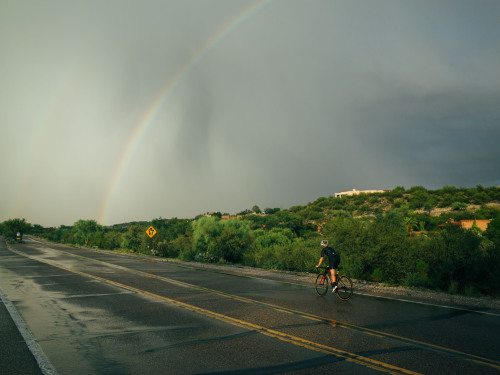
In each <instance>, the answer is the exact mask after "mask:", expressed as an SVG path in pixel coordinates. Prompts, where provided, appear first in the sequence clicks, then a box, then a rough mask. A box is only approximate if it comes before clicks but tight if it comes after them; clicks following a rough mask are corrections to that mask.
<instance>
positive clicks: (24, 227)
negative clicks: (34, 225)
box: [1, 219, 31, 239]
mask: <svg viewBox="0 0 500 375" xmlns="http://www.w3.org/2000/svg"><path fill="white" fill-rule="evenodd" d="M30 230H31V224H30V223H28V222H26V219H9V220H5V221H4V222H3V223H2V225H1V231H2V232H3V234H4V235H5V237H6V238H10V239H15V238H16V236H17V233H20V234H21V237H22V235H23V234H26V233H30Z"/></svg>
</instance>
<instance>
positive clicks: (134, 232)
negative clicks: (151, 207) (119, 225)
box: [121, 225, 147, 252]
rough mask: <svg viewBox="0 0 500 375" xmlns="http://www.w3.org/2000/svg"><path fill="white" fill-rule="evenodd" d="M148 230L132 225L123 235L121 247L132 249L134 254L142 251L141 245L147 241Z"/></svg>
mask: <svg viewBox="0 0 500 375" xmlns="http://www.w3.org/2000/svg"><path fill="white" fill-rule="evenodd" d="M145 230H146V228H144V227H143V226H141V225H131V226H129V227H128V228H127V231H126V232H125V233H123V234H122V236H121V237H122V240H121V247H122V248H124V249H130V250H132V251H133V252H138V251H140V250H141V245H142V244H143V242H144V241H146V237H147V235H146V232H145Z"/></svg>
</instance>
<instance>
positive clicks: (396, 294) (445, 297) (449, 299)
mask: <svg viewBox="0 0 500 375" xmlns="http://www.w3.org/2000/svg"><path fill="white" fill-rule="evenodd" d="M153 259H155V260H159V261H165V262H169V263H174V264H178V265H179V266H183V267H189V268H200V269H207V270H213V271H215V272H224V273H229V274H233V275H239V276H246V277H259V278H264V279H270V280H279V281H283V282H288V283H294V284H300V285H306V286H311V288H314V281H315V278H316V274H315V273H301V272H285V271H276V270H263V269H257V268H253V267H244V266H238V265H216V264H206V263H198V262H182V261H178V260H172V259H158V258H153ZM353 283H354V293H355V294H356V293H357V294H363V295H368V296H374V297H383V298H392V299H398V300H404V301H408V302H416V303H425V304H432V305H439V306H447V307H453V308H458V309H466V310H472V311H478V312H479V311H482V312H489V313H494V314H500V299H498V298H492V297H487V296H482V297H467V296H463V295H452V294H449V293H443V292H435V291H431V290H425V289H418V288H408V287H388V286H384V285H383V284H380V283H374V282H367V281H362V280H353Z"/></svg>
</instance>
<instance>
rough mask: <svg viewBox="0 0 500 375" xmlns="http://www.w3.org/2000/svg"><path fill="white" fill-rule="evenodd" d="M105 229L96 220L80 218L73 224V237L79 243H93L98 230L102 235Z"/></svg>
mask: <svg viewBox="0 0 500 375" xmlns="http://www.w3.org/2000/svg"><path fill="white" fill-rule="evenodd" d="M103 231H104V229H103V227H102V226H101V225H99V224H97V222H96V221H95V220H82V219H80V220H78V221H77V222H76V223H75V224H74V225H73V237H74V239H75V242H76V244H78V245H83V246H89V245H92V244H93V240H94V237H95V236H96V234H97V232H101V236H102V232H103Z"/></svg>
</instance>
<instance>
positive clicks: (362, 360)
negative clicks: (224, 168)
mask: <svg viewBox="0 0 500 375" xmlns="http://www.w3.org/2000/svg"><path fill="white" fill-rule="evenodd" d="M9 249H10V248H9ZM50 249H51V250H54V251H58V252H60V253H64V254H67V255H70V256H73V257H78V258H81V259H85V260H90V261H92V262H97V263H101V264H104V265H107V266H109V267H113V268H116V269H121V270H125V271H127V272H132V273H135V274H138V275H142V276H147V277H150V278H155V279H159V280H162V281H165V282H168V283H172V284H175V285H179V286H183V287H187V288H194V289H198V290H201V291H204V292H208V293H212V294H217V295H220V296H223V297H225V298H230V299H234V300H238V301H241V302H245V303H252V304H256V305H260V306H264V307H266V308H270V309H273V310H275V311H280V312H285V313H289V314H294V315H298V316H300V317H302V318H305V319H309V320H314V321H318V322H324V323H326V324H330V325H334V326H336V327H339V328H347V329H352V330H356V331H358V332H362V333H365V334H368V335H371V336H376V337H382V338H388V339H392V340H395V341H399V342H404V343H408V344H412V345H414V346H416V347H420V348H423V349H427V350H433V351H437V352H442V353H445V354H448V355H453V356H459V357H461V358H463V359H466V360H470V361H472V362H475V363H478V364H481V365H487V366H490V367H493V368H496V369H500V362H497V361H494V360H490V359H487V358H482V357H478V356H474V355H471V354H467V353H463V352H460V351H457V350H454V349H449V348H444V347H441V346H438V345H432V344H428V343H425V342H421V341H418V340H412V339H408V338H404V337H400V336H397V335H393V334H390V333H385V332H381V331H376V330H372V329H369V328H364V327H360V326H356V325H353V324H348V323H343V322H339V321H335V320H332V319H326V318H322V317H318V316H315V315H312V314H308V313H303V312H300V311H296V310H292V309H286V308H282V307H279V306H276V305H272V304H269V303H266V302H261V301H256V300H252V299H249V298H245V297H241V296H237V295H233V294H229V293H225V292H221V291H218V290H214V289H209V288H205V287H201V286H197V285H193V284H189V283H185V282H182V281H178V280H174V279H170V278H166V277H162V276H158V275H154V274H151V273H147V272H142V271H137V270H133V269H130V268H127V267H123V266H119V265H116V264H112V263H108V262H104V261H100V260H97V259H93V258H89V257H85V256H82V255H78V254H74V253H71V252H68V251H64V250H57V249H53V248H50ZM10 250H11V251H13V252H15V253H17V254H19V255H22V256H25V257H28V258H30V259H33V260H36V261H41V262H43V263H46V264H50V265H52V266H55V267H58V268H61V269H64V270H66V271H69V272H73V273H77V274H79V275H82V276H85V277H90V278H93V279H95V280H99V281H102V282H105V283H108V284H112V285H115V286H117V287H120V288H122V289H126V290H130V291H133V292H135V293H139V294H142V295H145V296H148V297H152V298H155V299H160V300H162V301H165V302H167V303H169V304H171V305H174V306H178V307H181V308H184V309H187V310H190V311H194V312H197V313H199V314H202V315H205V316H209V317H212V318H215V319H218V320H221V321H224V322H226V323H230V324H233V325H237V326H239V327H243V328H246V329H250V330H254V331H256V332H260V333H262V334H265V335H267V336H270V337H274V338H277V339H279V340H281V341H286V342H289V343H292V344H294V345H298V346H302V347H305V348H308V349H311V350H315V351H319V352H322V353H325V354H330V355H335V356H337V357H340V358H343V359H345V360H348V361H351V362H355V363H357V364H359V365H362V366H365V367H369V368H372V369H375V370H378V371H382V372H386V373H390V374H417V373H416V372H413V371H410V370H406V369H403V368H399V367H396V366H392V365H390V364H387V363H384V362H380V361H376V360H373V359H370V358H366V357H363V356H359V355H357V354H354V353H349V352H346V351H343V350H340V349H335V348H331V347H328V346H325V345H322V344H319V343H315V342H312V341H309V340H306V339H302V338H299V337H296V336H292V335H288V334H285V333H281V332H279V331H275V330H272V329H269V328H265V327H262V326H259V325H256V324H252V323H249V322H246V321H242V320H239V319H235V318H232V317H230V316H226V315H222V314H219V313H216V312H213V311H210V310H206V309H203V308H200V307H196V306H193V305H189V304H186V303H183V302H179V301H176V300H173V299H171V298H167V297H164V296H160V295H157V294H154V293H150V292H147V291H145V290H142V289H137V288H134V287H131V286H129V285H125V284H121V283H118V282H115V281H112V280H108V279H105V278H102V277H99V276H95V275H91V274H88V273H86V272H81V271H77V270H73V269H69V268H66V267H64V266H61V265H58V264H56V263H53V262H50V261H46V260H42V259H39V258H36V257H32V256H29V255H27V254H24V253H22V252H18V251H15V250H12V249H10Z"/></svg>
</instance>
